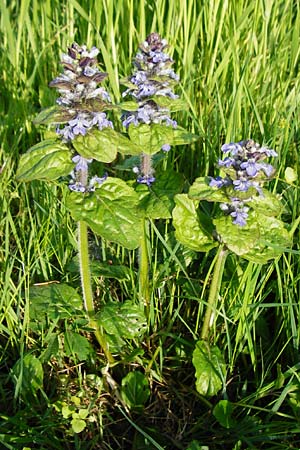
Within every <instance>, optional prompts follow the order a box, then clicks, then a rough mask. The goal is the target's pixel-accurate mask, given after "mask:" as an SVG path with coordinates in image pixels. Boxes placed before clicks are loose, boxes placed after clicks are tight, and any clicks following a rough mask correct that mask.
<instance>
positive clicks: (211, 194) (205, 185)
mask: <svg viewBox="0 0 300 450" xmlns="http://www.w3.org/2000/svg"><path fill="white" fill-rule="evenodd" d="M209 183H210V178H209V177H199V178H196V180H195V181H194V183H193V184H192V186H191V187H190V189H189V197H190V198H192V199H194V200H206V201H207V202H226V201H228V196H227V195H226V194H225V191H223V190H222V189H218V188H216V187H211V186H210V185H209Z"/></svg>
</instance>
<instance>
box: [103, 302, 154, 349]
mask: <svg viewBox="0 0 300 450" xmlns="http://www.w3.org/2000/svg"><path fill="white" fill-rule="evenodd" d="M97 320H98V321H99V324H100V326H102V327H103V328H104V330H105V332H106V333H107V334H108V335H109V337H110V341H111V343H112V345H113V347H114V348H115V349H120V348H122V346H123V345H125V343H126V341H125V339H134V338H135V337H139V336H142V335H143V333H144V332H145V330H146V326H147V323H146V318H145V314H144V312H143V311H142V310H141V309H140V307H139V306H138V305H136V304H134V303H133V302H131V301H130V300H127V301H126V302H124V303H121V304H120V303H113V302H110V303H107V304H106V305H105V306H104V307H103V308H102V309H101V310H100V312H99V313H98V315H97Z"/></svg>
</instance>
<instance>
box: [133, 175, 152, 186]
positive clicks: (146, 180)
mask: <svg viewBox="0 0 300 450" xmlns="http://www.w3.org/2000/svg"><path fill="white" fill-rule="evenodd" d="M136 181H137V182H138V183H140V184H146V185H147V186H151V184H152V183H154V181H155V177H154V176H153V175H141V176H139V177H138V178H137V180H136Z"/></svg>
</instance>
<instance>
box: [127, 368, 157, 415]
mask: <svg viewBox="0 0 300 450" xmlns="http://www.w3.org/2000/svg"><path fill="white" fill-rule="evenodd" d="M121 396H122V399H123V401H124V402H125V403H126V405H127V406H128V408H130V409H133V410H138V411H141V410H142V409H143V407H144V404H145V403H146V401H147V400H148V398H149V396H150V389H149V383H148V380H147V378H146V377H145V375H144V374H143V373H142V372H139V371H134V372H129V373H128V374H127V375H126V376H125V377H124V378H123V379H122V384H121Z"/></svg>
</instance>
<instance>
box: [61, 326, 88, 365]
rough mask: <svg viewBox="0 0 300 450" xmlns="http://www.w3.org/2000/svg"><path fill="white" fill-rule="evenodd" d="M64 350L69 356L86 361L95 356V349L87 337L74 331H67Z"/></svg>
mask: <svg viewBox="0 0 300 450" xmlns="http://www.w3.org/2000/svg"><path fill="white" fill-rule="evenodd" d="M64 350H65V353H66V355H67V356H69V357H75V358H76V359H78V360H79V361H86V360H87V359H89V358H90V357H91V356H92V355H93V354H94V349H93V347H92V345H91V344H90V343H89V341H88V340H87V338H86V337H85V336H81V334H78V333H76V332H74V331H65V333H64Z"/></svg>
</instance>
